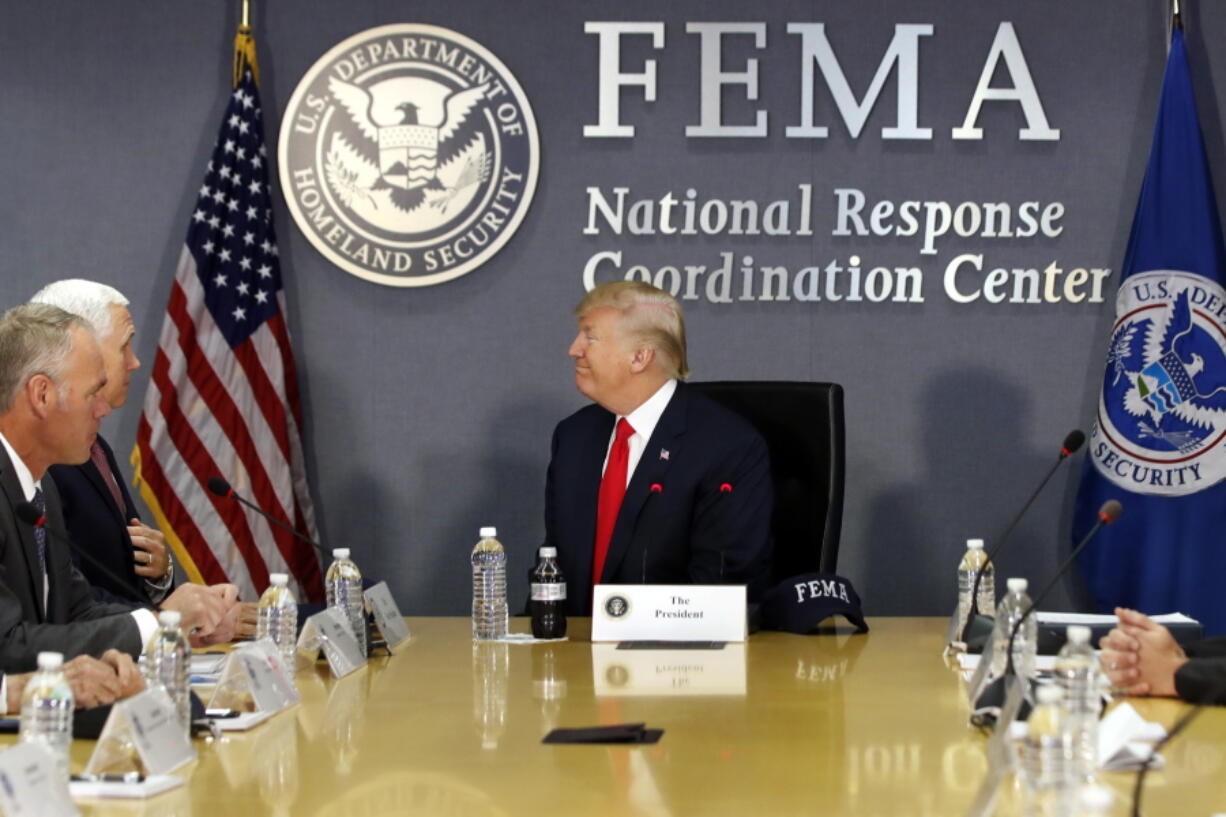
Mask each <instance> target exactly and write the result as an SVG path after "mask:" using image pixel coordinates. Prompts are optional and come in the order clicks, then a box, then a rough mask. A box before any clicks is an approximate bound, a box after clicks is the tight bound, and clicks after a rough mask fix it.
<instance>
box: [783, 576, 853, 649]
mask: <svg viewBox="0 0 1226 817" xmlns="http://www.w3.org/2000/svg"><path fill="white" fill-rule="evenodd" d="M761 612H762V623H763V625H764V626H765V627H766V629H769V630H783V631H785V632H789V633H800V634H802V635H804V634H806V633H810V632H812V631H813V628H815V627H816V626H817V625H819V624H821V623H822V622H823V621H825V620H826V619H828V618H830V617H831V616H834V615H840V616H843V617H844V618H846V619H847V620H848V621H850V622H851V623H852V624H854V625H856V629H857V630H858V631H859V632H862V633H866V632H868V624H866V623H865V622H864V613H863V612H861V610H860V596H859V595H858V594H857V593H856V591H855V588H853V587H852V586H851V582H849V581H848V580H847V579H844V578H843V577H842V576H836V575H834V574H833V573H802V574H800V575H799V576H793V577H792V578H790V579H785V580H783V581H782V582H780V583H779V584H777V585H775V586H774V587H773V588H771V589H770V590H769V591H767V593H766V595H765V596H763V598H762V608H761Z"/></svg>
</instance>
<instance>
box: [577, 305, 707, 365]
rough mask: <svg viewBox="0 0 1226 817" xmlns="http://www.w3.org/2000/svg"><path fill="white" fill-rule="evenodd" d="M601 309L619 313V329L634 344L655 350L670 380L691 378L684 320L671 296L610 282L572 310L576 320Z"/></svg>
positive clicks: (679, 307) (678, 306)
mask: <svg viewBox="0 0 1226 817" xmlns="http://www.w3.org/2000/svg"><path fill="white" fill-rule="evenodd" d="M602 307H609V308H612V309H616V310H618V311H620V312H621V313H622V316H621V322H620V328H621V329H622V330H623V331H624V332H625V333H626V334H627V335H628V336H629V337H630V338H631V339H632V340H633V341H634V342H636V343H639V344H641V345H643V346H646V347H648V348H650V349H652V350H654V351H655V353H656V359H657V360H659V361H660V365H661V366H663V367H664V370H665V371H666V372H667V373H668V375H669V376H670V377H676V378H680V379H683V380H684V379H685V378H687V377H689V376H690V367H689V362H688V360H687V359H686V351H685V316H684V315H682V314H681V304H679V303H677V300H676V299H675V298H674V297H673V296H672V295H669V294H668V293H667V292H665V291H664V290H662V289H659V288H657V287H653V286H652V285H651V284H645V283H643V282H642V281H611V282H609V283H606V284H601V285H600V286H598V287H596V288H595V289H593V290H592V291H591V292H589V293H588V294H587V296H586V297H585V298H584V299H583V300H582V301H580V302H579V305H578V306H576V307H575V317H576V318H582V317H583V316H584V315H586V314H587V313H589V312H591V311H592V310H593V309H600V308H602Z"/></svg>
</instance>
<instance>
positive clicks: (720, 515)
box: [545, 383, 773, 616]
mask: <svg viewBox="0 0 1226 817" xmlns="http://www.w3.org/2000/svg"><path fill="white" fill-rule="evenodd" d="M615 419H616V418H615V416H614V415H613V414H611V413H610V412H608V411H606V410H605V409H603V408H601V407H600V406H597V405H591V406H588V407H586V408H583V409H580V410H579V411H577V412H575V413H574V414H572V415H571V416H570V417H567V418H566V419H565V420H563V421H562V422H561V423H559V424H558V427H557V428H556V429H555V430H554V433H553V455H552V459H551V460H550V463H549V474H548V477H547V481H546V487H545V544H546V545H552V546H554V547H556V548H557V549H558V563H559V566H560V567H561V568H562V571H563V574H564V575H565V576H566V580H567V611H568V612H569V613H570V614H571V615H580V616H586V615H590V613H591V603H592V599H591V597H592V581H591V574H592V555H593V553H592V551H593V547H594V544H593V543H594V539H595V531H596V504H597V495H598V494H599V491H600V479H601V469H602V467H603V465H604V459H605V453H606V451H607V449H608V446H609V438H610V435H611V434H612V433H613V423H614V421H615ZM724 484H727V485H728V486H730V487H731V490H730V491H721V490H720V487H721V486H722V485H724ZM653 485H658V486H659V489H660V490H659V491H658V492H654V491H652V490H651V487H652V486H653ZM772 507H773V494H772V491H771V479H770V460H769V456H768V454H767V451H766V443H765V442H764V441H763V440H762V438H761V436H759V434H758V432H757V431H755V430H754V428H753V427H752V426H751V425H750V424H749V423H748V422H746V421H745V420H744V419H742V418H741V417H740V416H739V415H737V414H734V413H732V412H731V411H729V410H728V409H725V408H724V407H722V406H720V405H718V404H717V403H715V402H713V401H712V400H709V399H707V398H706V397H704V396H703V395H701V394H698V393H696V392H693V391H691V390H690V389H688V388H686V386H685V384H684V383H678V384H677V391H676V393H675V394H674V395H673V398H672V400H670V401H669V404H668V406H667V407H666V408H665V410H664V414H663V415H662V416H661V417H660V422H659V424H658V425H657V426H656V428H655V431H653V432H652V435H651V439H649V440H648V441H647V445H646V447H645V448H644V450H643V456H642V459H640V460H639V463H638V466H637V467H636V468H635V470H634V474H633V476H632V477H631V479H630V484H629V485H628V486H627V488H626V497H625V499H624V500H623V501H622V506H621V510H620V512H619V513H618V516H617V523H616V525H615V526H614V529H613V538H612V540H611V541H610V542H609V553H608V556H607V557H606V559H605V566H604V573H603V575H602V576H601V581H602V582H604V583H622V584H642V583H647V584H741V583H744V584H748V585H749V594H750V598H751V599H756V597H757V596H758V595H760V593H761V592H762V591H763V589H764V585H765V583H766V582H767V581H768V575H769V566H770V551H771V540H770V520H771V510H772Z"/></svg>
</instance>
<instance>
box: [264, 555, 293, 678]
mask: <svg viewBox="0 0 1226 817" xmlns="http://www.w3.org/2000/svg"><path fill="white" fill-rule="evenodd" d="M258 615H259V618H258V619H257V620H256V625H255V636H256V638H270V639H272V641H273V643H274V644H276V645H277V650H278V651H279V652H280V653H281V657H282V658H283V659H284V661H285V668H286V670H287V671H289V672H291V673H292V672H293V671H294V653H295V652H296V650H297V646H298V644H297V639H298V602H297V601H296V600H295V599H294V591H293V590H290V589H289V576H287V575H286V574H284V573H272V574H270V575H269V577H268V589H267V590H265V591H264V595H262V596H260V606H259V610H258Z"/></svg>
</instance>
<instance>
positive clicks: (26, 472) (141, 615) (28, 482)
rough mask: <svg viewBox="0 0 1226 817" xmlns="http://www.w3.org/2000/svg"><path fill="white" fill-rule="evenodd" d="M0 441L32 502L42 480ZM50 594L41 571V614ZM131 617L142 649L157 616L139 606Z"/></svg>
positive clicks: (3, 439)
mask: <svg viewBox="0 0 1226 817" xmlns="http://www.w3.org/2000/svg"><path fill="white" fill-rule="evenodd" d="M0 443H3V444H4V450H5V451H6V452H8V455H9V461H10V462H12V463H13V470H14V471H16V472H17V481H18V482H19V483H20V484H21V494H22V496H24V497H25V498H26V502H33V501H34V491H35V490H37V489H39V488H41V487H42V484H41V483H42V480H36V479H34V475H33V474H32V473H30V468H29V466H27V465H26V463H25V460H23V459H22V458H21V457H19V456H18V455H17V452H16V451H15V450H13V446H12V445H11V444H10V443H9V441H8V438H6V437H5V436H4V435H3V434H0ZM47 536H48V538H50V536H51V534H50V532H48V534H47ZM50 596H51V579H50V577H48V576H47V574H46V573H43V615H46V614H47V599H48V598H49V597H50ZM132 617H133V618H134V619H136V626H137V628H138V629H139V630H140V643H141V648H142V649H144V647H145V646H146V645H147V644H148V643H149V639H151V638H153V634H154V633H155V632H157V628H158V620H157V616H155V615H154V614H153V612H152V611H150V610H146V609H145V608H143V607H140V608H138V609H136V610H133V611H132Z"/></svg>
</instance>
